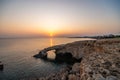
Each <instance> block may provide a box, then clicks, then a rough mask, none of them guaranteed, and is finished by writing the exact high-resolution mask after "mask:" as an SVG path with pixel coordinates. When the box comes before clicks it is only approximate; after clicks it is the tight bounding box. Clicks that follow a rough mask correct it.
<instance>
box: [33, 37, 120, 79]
mask: <svg viewBox="0 0 120 80" xmlns="http://www.w3.org/2000/svg"><path fill="white" fill-rule="evenodd" d="M50 50H55V54H56V58H55V60H57V61H61V62H62V61H67V60H68V61H67V62H72V61H73V62H72V63H73V64H72V65H69V66H67V67H66V68H64V69H62V70H60V72H58V73H56V74H51V75H49V76H47V77H44V78H39V79H37V80H120V38H115V39H101V40H89V41H76V42H73V43H68V44H64V45H57V46H53V47H49V48H45V49H43V50H41V51H40V53H39V54H36V55H34V57H36V58H42V59H47V58H46V56H47V51H50Z"/></svg>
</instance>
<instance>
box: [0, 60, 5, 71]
mask: <svg viewBox="0 0 120 80" xmlns="http://www.w3.org/2000/svg"><path fill="white" fill-rule="evenodd" d="M3 68H4V66H3V64H2V62H1V61H0V70H1V71H2V70H3Z"/></svg>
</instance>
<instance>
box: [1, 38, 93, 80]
mask: <svg viewBox="0 0 120 80" xmlns="http://www.w3.org/2000/svg"><path fill="white" fill-rule="evenodd" d="M84 40H91V39H90V38H21V39H20V38H4V39H0V61H1V62H2V63H3V65H4V69H3V70H0V80H20V79H30V78H40V77H45V76H48V75H50V74H52V73H57V72H58V71H60V69H61V68H63V67H65V66H66V64H65V63H63V64H58V63H53V62H49V61H44V60H42V59H36V58H34V57H33V56H34V55H35V54H38V53H39V51H40V50H42V49H44V48H46V47H49V46H54V45H59V44H66V43H71V42H74V41H84Z"/></svg>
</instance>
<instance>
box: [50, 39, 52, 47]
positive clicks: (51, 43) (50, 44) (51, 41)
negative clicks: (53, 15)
mask: <svg viewBox="0 0 120 80" xmlns="http://www.w3.org/2000/svg"><path fill="white" fill-rule="evenodd" d="M50 46H53V38H50Z"/></svg>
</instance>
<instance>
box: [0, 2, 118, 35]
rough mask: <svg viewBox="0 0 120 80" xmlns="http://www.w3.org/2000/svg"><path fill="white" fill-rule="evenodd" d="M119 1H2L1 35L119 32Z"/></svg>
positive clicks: (0, 13) (0, 4)
mask: <svg viewBox="0 0 120 80" xmlns="http://www.w3.org/2000/svg"><path fill="white" fill-rule="evenodd" d="M118 1H119V2H117V1H116V0H115V1H114V0H110V1H107V0H97V1H95V2H94V1H89V0H85V1H84V0H55V1H51V0H38V1H34V0H10V1H8V0H2V1H0V11H1V12H0V37H14V36H39V37H40V36H41V37H53V36H54V37H56V36H85V35H99V34H100V35H101V34H112V33H113V34H114V33H119V32H120V30H119V28H120V17H119V16H120V14H119V12H120V9H119V3H120V0H118ZM31 5H32V6H31Z"/></svg>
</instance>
